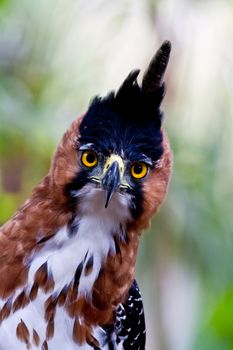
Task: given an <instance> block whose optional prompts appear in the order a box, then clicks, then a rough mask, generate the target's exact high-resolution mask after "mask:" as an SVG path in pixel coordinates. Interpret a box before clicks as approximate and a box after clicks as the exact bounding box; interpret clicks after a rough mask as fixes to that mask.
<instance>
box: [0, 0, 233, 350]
mask: <svg viewBox="0 0 233 350" xmlns="http://www.w3.org/2000/svg"><path fill="white" fill-rule="evenodd" d="M232 13H233V11H232V3H231V2H230V1H227V0H224V1H222V2H218V1H214V2H210V1H198V2H197V1H191V0H190V1H188V0H186V1H179V0H175V1H174V2H173V3H172V2H171V1H168V0H163V1H151V0H148V1H140V0H137V1H133V0H128V1H124V0H121V1H119V2H115V3H113V2H107V1H104V0H100V1H97V0H96V1H93V2H91V3H90V2H85V1H81V0H79V1H77V2H73V1H71V0H59V1H55V0H51V1H50V2H47V1H45V0H44V1H40V2H34V3H33V5H32V3H31V2H30V1H29V0H21V1H20V2H15V1H13V0H1V1H0V223H4V222H5V221H6V220H7V219H8V218H9V217H10V216H11V215H12V214H13V213H14V211H15V210H16V209H17V207H18V206H19V205H20V204H21V203H23V201H24V200H25V199H26V198H27V197H28V196H29V195H30V192H31V190H32V188H33V186H34V185H36V183H37V182H38V181H39V180H40V179H41V178H42V177H43V176H44V175H45V174H46V173H47V171H48V169H49V165H50V159H51V155H52V153H53V152H54V150H55V145H56V143H57V142H58V140H59V138H60V137H61V135H62V133H63V132H64V130H65V129H66V127H67V126H68V125H69V123H70V121H71V120H72V119H73V118H74V117H75V116H76V115H77V114H78V113H79V112H81V111H83V110H85V109H86V108H87V104H88V101H89V99H90V97H92V96H93V95H94V94H96V93H105V92H106V91H108V90H109V89H112V88H114V87H117V86H118V85H119V83H120V82H121V81H122V79H123V78H124V77H125V75H126V74H127V73H128V71H129V70H131V69H132V68H134V66H133V67H132V65H135V66H137V65H138V66H141V67H142V68H143V65H144V66H145V65H146V64H147V62H148V60H149V58H150V56H151V54H152V53H153V50H154V46H155V42H156V43H158V45H159V43H160V41H161V40H163V39H164V38H170V39H171V41H172V43H173V46H174V48H173V56H172V58H171V62H170V66H169V69H168V72H167V80H168V93H167V97H166V100H165V105H164V106H163V108H164V110H165V111H166V122H165V124H166V128H167V130H168V134H169V138H170V141H171V146H172V150H173V154H174V172H173V177H172V180H171V186H170V190H169V194H168V197H167V200H166V203H165V205H164V206H163V209H162V210H161V212H160V213H159V214H158V215H157V216H156V217H155V218H154V219H153V222H152V226H151V229H150V232H148V233H146V234H145V237H144V238H143V242H142V245H141V250H140V256H139V264H138V276H139V280H140V282H141V285H142V290H143V293H144V295H145V305H146V311H147V317H148V321H147V324H148V328H149V340H148V342H149V345H148V349H159V350H165V349H174V350H182V349H183V350H186V349H187V350H189V349H195V350H210V349H211V350H213V349H218V350H219V349H221V350H225V349H226V350H232V349H233V268H232V256H233V236H232V235H233V218H232V209H233V207H232V199H233V187H232V177H233V162H232V151H233V145H232V137H233V123H232V113H233V104H232V101H233V99H232V86H233V80H232V68H233V67H232V65H233V59H232V57H233V46H232V44H231V43H232V35H233V25H232V23H233V18H232ZM225 25H226V27H225ZM209 28H211V31H212V32H211V31H210V30H209ZM212 37H214V38H215V40H214V41H213V42H212ZM226 44H227V50H226ZM158 45H157V44H156V47H157V46H158ZM206 46H207V48H206ZM222 62H224V63H223V64H222ZM174 271H176V273H178V276H179V273H181V275H182V276H186V277H184V278H183V277H182V278H183V279H181V281H182V283H181V282H180V280H179V278H178V277H175V278H173V277H171V276H173V275H172V274H173V273H174ZM177 271H178V272H177ZM175 276H177V275H175ZM180 283H181V284H180ZM152 285H153V287H152ZM177 288H181V291H180V292H179V293H178V295H177V294H176V295H177V299H174V295H175V293H176V291H177ZM166 295H167V297H165V296H166ZM184 297H185V298H188V301H187V305H188V306H187V312H186V313H184V315H183V316H182V315H181V316H182V317H181V316H179V311H180V309H179V305H182V303H183V299H184ZM151 305H153V307H151ZM164 305H165V306H164ZM166 305H168V309H169V310H172V308H173V306H174V305H177V308H178V309H177V310H178V313H174V312H172V311H166ZM169 312H170V313H169ZM180 314H181V312H180ZM179 317H181V318H179ZM177 318H178V319H179V320H180V322H181V323H179V322H178V321H177ZM190 320H191V321H192V322H191V323H190V324H191V326H189V328H187V327H188V326H187V325H188V324H189V322H188V321H190ZM154 330H155V332H154ZM154 333H155V334H156V336H155V334H154ZM187 334H189V336H188V335H187ZM187 337H188V338H189V339H188V340H187V339H186V338H187ZM151 344H152V345H151ZM181 344H182V345H181Z"/></svg>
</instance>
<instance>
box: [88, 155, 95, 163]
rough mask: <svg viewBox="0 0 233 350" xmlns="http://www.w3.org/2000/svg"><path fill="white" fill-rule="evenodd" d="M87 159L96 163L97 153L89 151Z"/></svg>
mask: <svg viewBox="0 0 233 350" xmlns="http://www.w3.org/2000/svg"><path fill="white" fill-rule="evenodd" d="M86 160H87V162H88V163H94V162H95V154H94V153H88V154H87V157H86Z"/></svg>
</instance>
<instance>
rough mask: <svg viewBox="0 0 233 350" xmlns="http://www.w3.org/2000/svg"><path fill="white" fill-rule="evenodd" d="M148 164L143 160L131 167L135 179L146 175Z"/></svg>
mask: <svg viewBox="0 0 233 350" xmlns="http://www.w3.org/2000/svg"><path fill="white" fill-rule="evenodd" d="M147 171H148V165H147V164H145V163H143V162H138V163H134V164H133V166H132V168H131V174H132V176H133V177H134V178H135V179H142V178H143V177H145V176H146V174H147Z"/></svg>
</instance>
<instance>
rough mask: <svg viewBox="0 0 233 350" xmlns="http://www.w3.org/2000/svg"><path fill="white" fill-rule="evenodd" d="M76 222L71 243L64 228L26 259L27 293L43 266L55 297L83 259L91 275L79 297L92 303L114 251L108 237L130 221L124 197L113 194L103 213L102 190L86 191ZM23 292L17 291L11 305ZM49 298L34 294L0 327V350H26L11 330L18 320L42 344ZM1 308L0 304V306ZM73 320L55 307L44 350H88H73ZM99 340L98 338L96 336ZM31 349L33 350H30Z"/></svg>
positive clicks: (82, 283) (80, 197) (83, 282)
mask: <svg viewBox="0 0 233 350" xmlns="http://www.w3.org/2000/svg"><path fill="white" fill-rule="evenodd" d="M77 197H78V203H79V204H78V211H77V217H78V221H79V225H78V229H77V232H74V233H73V234H72V236H71V237H70V235H69V231H68V227H67V226H65V227H61V228H60V229H59V230H58V232H57V233H56V235H55V236H54V237H53V238H51V239H50V240H49V241H47V242H46V243H45V244H44V247H43V248H42V249H41V250H40V251H39V252H38V253H34V254H32V256H31V257H30V258H29V261H30V268H29V277H28V290H30V288H31V286H32V285H33V280H34V274H35V272H36V271H37V270H38V269H39V268H40V266H41V265H42V264H43V263H45V262H47V264H48V269H49V271H51V273H52V275H53V278H54V281H55V290H54V291H55V292H60V291H61V289H62V288H63V287H64V286H65V285H66V284H69V283H70V282H71V281H72V279H73V277H74V274H75V271H76V268H77V266H78V265H79V264H80V263H81V262H82V261H83V259H84V257H85V255H86V254H87V258H86V259H88V256H91V255H93V258H94V259H93V270H92V272H91V273H90V274H89V275H88V276H84V275H81V277H80V282H79V294H80V295H85V296H87V297H89V298H91V291H92V287H93V284H94V282H95V280H96V278H97V277H98V275H99V272H100V269H101V266H102V264H103V262H104V261H105V259H106V258H107V255H108V254H109V253H110V252H114V251H115V245H114V239H113V236H114V235H116V234H117V233H119V225H120V224H121V225H122V226H123V227H124V226H125V224H126V222H127V221H128V220H129V219H130V213H129V209H128V208H129V200H130V198H129V196H127V195H125V194H124V195H121V194H119V193H115V194H113V197H112V199H111V201H110V203H109V206H108V208H107V209H106V208H105V207H104V204H105V196H104V193H103V191H102V190H101V189H97V188H93V187H92V186H91V185H86V186H84V187H83V189H82V190H81V191H79V192H78V193H77ZM87 252H88V253H87ZM21 291H22V289H21V290H20V289H19V290H17V291H16V293H15V295H14V298H13V301H14V299H15V298H16V297H17V295H19V293H20V292H21ZM47 298H48V294H44V292H43V291H41V290H40V291H39V293H38V296H37V298H36V299H35V300H34V301H33V302H31V303H29V304H28V305H27V306H26V307H25V308H24V309H20V310H18V311H16V312H15V313H13V314H11V315H10V316H9V317H8V318H7V319H6V320H4V322H3V323H2V325H1V326H0V350H9V349H10V350H21V349H22V350H25V349H26V345H25V344H23V343H22V342H21V341H19V340H18V339H17V337H16V327H17V325H18V323H19V322H20V320H21V319H22V320H23V321H24V322H25V324H26V325H27V327H28V329H29V331H30V333H31V334H32V330H33V328H35V329H36V330H37V332H38V334H39V336H40V338H41V339H45V332H46V322H45V320H44V302H45V300H46V299H47ZM0 303H1V304H2V302H1V300H0ZM72 327H73V320H72V319H71V318H70V317H69V316H68V314H66V312H65V311H64V309H63V308H60V307H58V309H57V313H56V316H55V334H54V337H53V338H52V339H51V340H49V342H48V344H49V349H50V350H57V349H59V348H61V346H62V349H64V350H73V349H81V350H89V349H92V348H91V347H90V346H89V345H84V346H81V347H77V344H75V343H74V342H73V340H72ZM96 334H98V332H97V333H96ZM31 349H38V348H34V347H32V348H31Z"/></svg>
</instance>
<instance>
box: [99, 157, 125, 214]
mask: <svg viewBox="0 0 233 350" xmlns="http://www.w3.org/2000/svg"><path fill="white" fill-rule="evenodd" d="M120 180H121V175H120V169H119V163H118V161H116V160H115V161H114V162H113V163H112V164H111V165H110V166H109V168H108V169H107V171H106V173H105V175H104V178H103V179H102V186H103V189H104V190H105V191H106V202H105V208H107V207H108V204H109V201H110V199H111V198H112V195H113V192H116V191H117V189H118V188H119V186H120Z"/></svg>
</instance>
